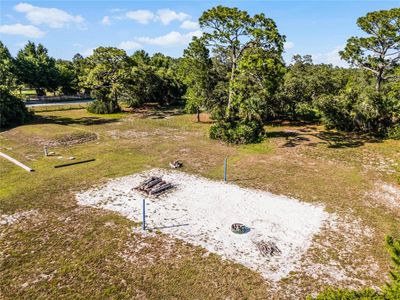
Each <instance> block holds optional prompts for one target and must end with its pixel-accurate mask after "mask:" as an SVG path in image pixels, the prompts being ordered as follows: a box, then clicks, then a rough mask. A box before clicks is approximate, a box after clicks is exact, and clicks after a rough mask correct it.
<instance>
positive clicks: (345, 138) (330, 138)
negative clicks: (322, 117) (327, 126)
mask: <svg viewBox="0 0 400 300" xmlns="http://www.w3.org/2000/svg"><path fill="white" fill-rule="evenodd" d="M315 136H316V137H317V138H319V139H321V140H323V141H325V142H327V143H328V148H357V147H361V146H363V145H364V144H365V143H382V140H381V139H378V138H374V137H371V136H367V135H357V134H354V133H342V132H333V131H322V132H320V133H318V134H315Z"/></svg>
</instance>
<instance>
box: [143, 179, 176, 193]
mask: <svg viewBox="0 0 400 300" xmlns="http://www.w3.org/2000/svg"><path fill="white" fill-rule="evenodd" d="M173 187H174V186H173V185H172V183H167V182H165V181H164V180H162V179H161V177H154V176H153V177H150V178H148V179H146V180H145V181H143V182H142V183H141V184H140V185H139V186H138V187H137V189H138V190H139V191H141V192H144V193H146V194H147V195H151V196H159V195H161V194H163V193H165V192H166V191H168V190H170V189H172V188H173Z"/></svg>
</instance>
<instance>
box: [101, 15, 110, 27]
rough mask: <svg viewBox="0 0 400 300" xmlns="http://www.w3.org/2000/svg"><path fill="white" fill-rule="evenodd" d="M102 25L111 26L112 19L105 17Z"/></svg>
mask: <svg viewBox="0 0 400 300" xmlns="http://www.w3.org/2000/svg"><path fill="white" fill-rule="evenodd" d="M101 24H103V25H106V26H108V25H111V20H110V17H109V16H104V17H103V19H102V20H101Z"/></svg>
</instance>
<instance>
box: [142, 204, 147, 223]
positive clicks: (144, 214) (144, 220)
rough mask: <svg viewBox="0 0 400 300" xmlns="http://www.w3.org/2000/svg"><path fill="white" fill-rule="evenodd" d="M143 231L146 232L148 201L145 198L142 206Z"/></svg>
mask: <svg viewBox="0 0 400 300" xmlns="http://www.w3.org/2000/svg"><path fill="white" fill-rule="evenodd" d="M142 213H143V216H142V229H143V230H146V199H144V198H143V205H142Z"/></svg>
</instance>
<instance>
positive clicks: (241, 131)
mask: <svg viewBox="0 0 400 300" xmlns="http://www.w3.org/2000/svg"><path fill="white" fill-rule="evenodd" d="M263 134H264V129H263V126H262V123H260V122H258V121H248V122H227V121H218V122H217V123H216V124H214V125H212V126H211V128H210V138H212V139H216V140H222V141H224V142H227V143H231V144H249V143H257V142H260V141H261V140H262V137H263Z"/></svg>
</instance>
